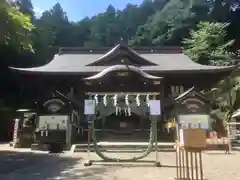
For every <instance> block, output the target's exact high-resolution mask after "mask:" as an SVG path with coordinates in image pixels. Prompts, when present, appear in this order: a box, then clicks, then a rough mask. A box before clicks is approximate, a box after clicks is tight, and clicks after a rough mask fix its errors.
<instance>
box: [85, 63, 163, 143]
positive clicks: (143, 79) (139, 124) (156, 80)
mask: <svg viewBox="0 0 240 180" xmlns="http://www.w3.org/2000/svg"><path fill="white" fill-rule="evenodd" d="M161 79H162V78H161V77H157V76H152V75H150V74H147V73H145V72H143V71H142V70H140V69H139V68H137V67H135V66H126V65H115V66H112V67H110V68H107V69H105V70H104V71H102V72H101V73H99V74H97V75H95V76H92V77H88V78H85V81H86V89H87V90H88V92H87V93H86V96H87V97H86V99H94V100H95V102H96V114H95V116H96V120H95V122H94V126H95V127H94V128H95V132H96V135H97V137H98V141H108V142H109V141H111V142H148V140H149V133H150V126H151V121H150V114H149V100H156V99H158V100H160V95H161V93H160V91H161V86H160V80H161ZM93 89H94V90H98V92H91V91H92V90H93ZM159 111H160V109H159ZM159 120H160V119H159Z"/></svg>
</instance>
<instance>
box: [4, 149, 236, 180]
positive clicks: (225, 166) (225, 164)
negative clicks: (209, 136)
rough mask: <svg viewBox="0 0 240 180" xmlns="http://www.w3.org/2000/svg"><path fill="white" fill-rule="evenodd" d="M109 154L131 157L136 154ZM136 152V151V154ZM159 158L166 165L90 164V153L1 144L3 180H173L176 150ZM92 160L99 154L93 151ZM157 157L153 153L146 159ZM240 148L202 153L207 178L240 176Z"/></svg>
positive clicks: (227, 179) (217, 179)
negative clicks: (87, 162) (58, 152)
mask: <svg viewBox="0 0 240 180" xmlns="http://www.w3.org/2000/svg"><path fill="white" fill-rule="evenodd" d="M108 155H111V156H116V155H118V157H123V156H124V157H129V156H130V155H131V156H133V155H134V154H133V153H131V154H121V156H120V155H119V154H114V153H108ZM135 155H136V154H135ZM158 156H159V160H160V162H161V164H162V165H164V167H160V168H158V167H154V166H153V163H152V162H149V163H143V162H141V163H128V164H127V163H122V164H119V163H104V164H103V163H100V162H96V163H94V164H93V165H92V166H90V167H84V166H83V163H84V162H85V161H86V160H87V159H88V154H87V153H74V154H72V153H70V152H66V153H64V154H61V155H53V154H48V153H43V152H37V151H34V152H32V151H30V150H25V149H24V150H16V149H15V150H14V149H11V148H9V147H8V146H6V145H0V180H80V179H81V180H88V179H89V180H118V179H119V180H140V179H143V180H150V179H151V180H153V179H158V180H173V179H174V178H175V176H176V168H175V153H173V152H159V153H158ZM90 158H91V159H92V160H99V158H98V157H97V156H96V155H95V154H94V153H91V155H90ZM154 159H155V153H152V154H151V155H150V156H149V157H148V158H146V159H145V160H148V161H151V160H154ZM239 159H240V152H238V151H235V152H233V153H232V154H230V155H225V153H224V152H223V151H222V152H221V151H211V152H205V153H204V154H203V168H204V176H205V178H206V179H208V180H239V179H240V170H239V167H238V165H237V163H238V161H239Z"/></svg>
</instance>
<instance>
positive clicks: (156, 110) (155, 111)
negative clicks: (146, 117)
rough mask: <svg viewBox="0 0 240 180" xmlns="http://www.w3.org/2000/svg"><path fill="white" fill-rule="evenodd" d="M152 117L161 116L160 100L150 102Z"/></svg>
mask: <svg viewBox="0 0 240 180" xmlns="http://www.w3.org/2000/svg"><path fill="white" fill-rule="evenodd" d="M149 106H150V115H161V103H160V100H149Z"/></svg>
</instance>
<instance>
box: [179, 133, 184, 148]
mask: <svg viewBox="0 0 240 180" xmlns="http://www.w3.org/2000/svg"><path fill="white" fill-rule="evenodd" d="M179 138H180V139H179V140H180V145H182V146H183V145H184V138H183V129H180V130H179Z"/></svg>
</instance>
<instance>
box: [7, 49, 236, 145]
mask: <svg viewBox="0 0 240 180" xmlns="http://www.w3.org/2000/svg"><path fill="white" fill-rule="evenodd" d="M10 68H11V69H12V70H13V71H15V73H17V74H18V75H19V76H20V77H21V80H22V83H23V84H24V85H23V86H24V87H25V88H30V89H31V90H32V91H34V92H35V95H36V97H37V98H40V97H42V96H43V94H46V93H50V94H52V93H55V92H56V91H57V92H60V93H61V94H63V95H64V96H65V97H67V98H69V99H70V100H71V101H72V102H73V104H75V105H76V106H74V108H73V109H70V110H69V111H74V114H75V116H76V117H77V118H76V119H75V120H72V124H73V129H74V128H75V130H74V131H73V132H72V135H71V138H72V141H73V142H75V141H79V139H81V140H82V141H85V140H86V135H85V132H86V129H87V120H86V118H85V115H84V100H86V99H95V100H96V102H97V104H99V106H98V112H97V116H98V117H97V118H98V119H99V122H98V123H97V124H96V126H97V130H98V132H99V137H101V138H102V139H108V140H109V139H112V140H113V141H117V140H118V141H123V140H126V141H127V140H130V139H131V140H133V139H134V140H139V141H144V140H147V134H148V133H149V124H150V123H149V120H148V114H147V111H146V109H144V107H145V105H144V106H142V105H143V104H147V102H148V100H149V99H159V100H160V101H161V107H160V108H161V117H160V121H159V124H158V133H159V139H160V140H166V141H167V140H169V137H170V134H169V130H168V129H167V127H166V122H167V121H169V120H170V119H172V118H173V117H174V112H173V109H172V106H171V104H172V102H173V99H174V98H175V97H177V96H178V95H180V94H182V93H183V92H185V91H186V90H188V89H190V88H191V87H193V86H194V87H195V88H196V89H197V90H199V91H200V90H202V89H206V88H211V87H212V86H213V85H214V84H215V83H216V82H217V81H219V80H220V79H222V78H224V77H225V76H227V75H229V74H230V73H231V72H232V71H233V70H234V69H235V68H236V66H208V65H201V64H198V63H196V62H194V61H192V60H191V59H190V58H189V57H188V56H186V55H185V54H184V53H183V51H182V49H181V48H179V47H164V48H151V47H147V48H133V49H132V48H130V47H128V46H126V45H122V44H119V45H117V46H115V47H113V48H60V49H59V52H58V53H57V54H56V55H55V56H54V58H53V59H52V61H50V62H49V63H48V64H46V65H44V66H41V67H31V68H15V67H10ZM27 82H31V84H28V83H27ZM56 111H57V110H56V109H55V112H54V113H56ZM69 113H70V114H71V112H69ZM79 127H81V131H79ZM76 128H78V130H76ZM170 139H171V140H173V139H174V138H170Z"/></svg>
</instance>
